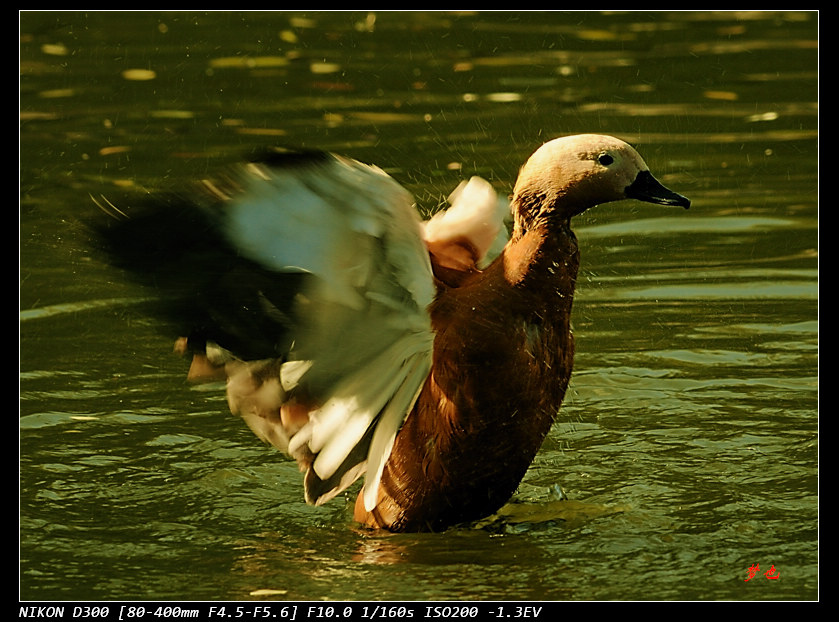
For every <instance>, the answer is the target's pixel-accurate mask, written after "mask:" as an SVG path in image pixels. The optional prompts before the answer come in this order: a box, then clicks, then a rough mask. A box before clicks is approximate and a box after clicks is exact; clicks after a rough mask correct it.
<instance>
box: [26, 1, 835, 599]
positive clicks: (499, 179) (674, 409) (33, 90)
mask: <svg viewBox="0 0 839 622" xmlns="http://www.w3.org/2000/svg"><path fill="white" fill-rule="evenodd" d="M20 31H21V79H20V87H21V93H20V107H21V125H20V186H21V203H20V279H21V281H20V309H21V321H20V433H19V436H20V438H19V440H20V443H19V446H20V557H21V561H20V597H21V598H22V599H24V600H33V599H46V600H78V599H91V600H110V599H141V600H160V599H162V600H216V599H218V600H248V599H266V598H267V599H273V600H321V599H336V600H356V599H377V600H378V599H390V600H429V599H435V600H519V599H523V600H524V599H526V600H566V599H568V600H648V599H649V600H671V599H672V600H683V599H697V600H750V601H751V600H802V599H804V600H809V599H815V598H818V565H817V562H818V553H819V550H818V194H817V183H818V160H817V157H818V146H817V139H818V106H817V97H818V65H817V62H818V39H817V35H818V15H817V14H816V13H812V12H793V13H734V12H722V13H701V12H700V13H696V12H657V13H639V12H627V13H584V12H572V13H558V12H547V13H528V12H514V13H499V12H493V13H486V14H481V13H436V12H429V13H403V12H396V13H378V14H368V13H350V12H347V13H305V14H304V13H293V14H292V13H282V12H276V13H223V12H210V13H184V12H171V13H156V12H148V13H122V12H112V13H79V12H59V13H48V12H25V13H22V14H21V23H20ZM581 132H597V133H610V134H614V135H617V136H619V137H621V138H624V139H625V140H628V141H629V142H631V143H633V144H635V145H636V146H637V147H638V149H639V151H640V152H641V153H642V155H643V156H644V158H645V159H646V161H647V163H648V164H649V165H650V168H651V169H652V171H653V172H654V174H655V175H656V176H657V177H658V178H659V179H660V180H661V181H662V182H663V183H664V184H665V185H667V186H668V187H670V188H672V189H674V190H676V191H677V192H680V193H682V194H685V195H687V196H689V197H690V198H691V199H692V201H693V205H692V207H691V210H690V211H688V212H684V211H683V210H672V208H671V209H670V210H668V209H667V208H662V207H659V206H650V205H642V204H638V203H633V202H622V203H618V204H610V205H607V206H602V207H599V208H597V209H595V210H591V211H590V212H589V213H587V214H585V215H583V216H582V217H580V218H578V219H577V222H576V230H577V234H578V238H579V240H580V245H581V249H582V268H581V275H580V279H579V283H578V294H577V298H576V302H575V316H574V328H575V334H576V336H577V344H578V347H577V350H578V354H577V359H576V370H575V376H574V378H573V379H572V384H571V388H570V390H569V395H568V397H567V399H566V404H565V405H564V407H563V409H562V411H561V413H560V415H559V417H558V419H557V423H556V425H555V426H554V428H553V430H552V432H551V434H550V436H549V438H548V439H547V441H546V442H545V445H544V447H543V449H542V451H541V452H540V454H539V455H538V457H537V458H536V461H535V462H534V464H533V466H532V468H531V470H530V471H529V473H528V475H527V477H526V479H525V481H524V483H523V484H522V487H521V489H520V491H519V493H518V495H517V500H518V501H522V502H527V504H524V503H520V504H517V505H516V506H514V507H515V508H517V509H522V511H521V512H519V514H518V518H516V519H515V520H507V521H500V522H497V523H493V524H492V525H490V526H482V527H471V528H470V527H463V528H457V529H452V530H449V531H447V532H445V533H442V534H424V535H382V534H371V533H368V532H364V531H361V530H358V529H356V528H354V527H353V526H352V524H351V521H350V515H351V510H350V508H351V503H352V501H351V500H352V496H351V495H348V496H347V497H346V498H339V499H336V500H334V501H333V502H332V503H330V504H329V505H327V506H325V507H322V508H313V507H309V506H306V505H305V504H304V503H303V500H302V486H301V481H300V475H299V473H298V472H297V468H296V465H295V464H293V463H292V462H289V461H287V460H285V459H284V458H283V457H282V456H281V455H279V454H278V453H277V452H275V451H273V450H271V449H269V448H266V447H263V446H262V445H261V444H260V443H259V442H258V441H257V440H256V438H255V437H253V435H252V434H251V433H250V432H249V431H248V430H247V429H245V427H244V425H243V424H242V423H241V421H239V420H237V419H236V418H234V417H232V416H230V415H229V413H228V412H227V408H226V404H225V400H224V395H223V391H219V390H217V389H215V388H209V389H208V388H206V387H205V388H203V389H201V388H196V387H190V386H189V385H187V383H186V381H185V372H186V369H185V366H184V363H183V361H181V360H180V359H178V358H177V357H175V356H172V355H171V343H170V341H168V340H167V339H166V338H165V337H163V336H161V335H160V334H159V332H158V331H157V330H156V328H157V327H156V326H155V324H154V321H153V320H150V319H148V318H145V317H144V316H143V315H142V314H140V313H138V309H139V305H138V302H137V301H138V299H139V298H140V297H141V296H142V295H143V292H141V291H139V290H137V289H135V288H134V287H133V286H132V285H130V284H128V283H126V282H124V281H122V280H121V279H120V277H119V275H118V274H116V273H114V272H112V271H110V270H109V269H108V268H106V267H105V266H102V265H100V264H99V263H98V262H96V261H95V260H93V259H92V258H91V257H90V256H89V253H88V252H87V251H86V250H85V244H84V242H85V240H84V235H83V234H82V233H81V230H80V229H79V228H78V226H77V225H76V224H75V223H76V220H77V219H78V218H79V217H80V216H83V215H84V214H85V213H86V212H87V211H88V210H91V209H95V208H93V207H92V203H91V200H90V195H94V196H98V195H100V194H109V193H111V192H115V191H118V190H119V189H125V188H133V189H144V188H148V189H155V188H171V187H177V186H178V185H179V184H182V183H184V182H185V181H186V180H188V179H191V178H195V177H200V176H201V175H204V174H205V173H207V172H210V171H212V170H214V169H215V168H216V167H217V166H221V165H223V164H225V163H227V162H230V161H232V160H234V159H236V158H237V157H239V155H240V154H241V153H243V152H245V151H247V150H248V149H250V148H252V147H254V146H259V145H267V144H277V143H281V144H289V145H297V146H305V147H316V148H324V149H330V150H334V151H339V152H342V153H345V154H347V155H350V156H353V157H356V158H358V159H361V160H364V161H368V162H373V163H376V164H378V165H380V166H382V167H383V168H385V169H386V170H387V171H388V172H389V173H391V174H392V175H393V176H394V177H396V178H397V179H398V180H399V181H400V182H402V183H403V184H404V185H405V186H406V187H408V188H409V189H410V190H411V191H412V192H414V194H415V195H416V197H417V199H418V201H419V202H420V206H421V209H423V211H426V212H427V211H431V210H433V209H435V208H436V207H437V206H438V204H439V203H440V202H441V201H442V200H443V198H444V197H445V196H446V195H447V194H448V193H449V192H450V191H451V190H452V189H453V188H454V186H455V185H456V184H457V182H458V181H460V180H461V179H463V178H466V177H468V176H470V175H473V174H478V175H481V176H484V177H486V178H487V179H490V180H491V181H492V182H493V183H494V184H495V186H496V188H498V189H499V191H501V192H505V193H506V192H509V190H510V189H511V187H512V183H513V181H514V179H515V176H516V173H517V170H518V167H519V166H520V165H521V164H522V163H523V161H524V159H525V158H526V157H527V156H528V155H529V154H530V153H531V152H532V151H533V150H534V149H535V148H536V147H538V146H539V144H541V143H542V142H544V141H546V140H548V139H550V138H553V137H555V136H559V135H563V134H572V133H581ZM556 486H561V487H562V488H563V489H564V490H565V491H566V493H567V495H568V497H569V498H570V499H571V500H572V501H574V502H579V503H581V504H584V505H583V506H582V507H584V508H588V509H590V510H591V509H597V510H598V511H591V512H586V511H580V512H570V513H568V512H566V513H558V512H556V511H555V509H556V502H555V500H554V498H553V496H552V492H551V491H552V490H553V489H554V488H555V487H556ZM566 507H568V506H566ZM754 564H759V566H760V573H758V574H757V575H756V577H755V578H754V579H752V580H750V581H748V582H747V581H745V579H746V578H747V577H748V569H749V568H750V567H751V566H753V565H754ZM771 566H774V568H775V569H776V571H777V572H778V574H779V578H778V579H777V580H770V579H767V578H766V577H765V576H764V574H763V573H764V572H765V571H768V570H769V569H770V567H771ZM260 590H267V592H266V591H260Z"/></svg>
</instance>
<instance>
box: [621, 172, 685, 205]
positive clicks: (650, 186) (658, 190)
mask: <svg viewBox="0 0 839 622" xmlns="http://www.w3.org/2000/svg"><path fill="white" fill-rule="evenodd" d="M624 192H625V194H626V196H627V197H628V198H630V199H638V200H639V201H646V202H647V203H657V204H659V205H681V206H682V207H684V208H685V209H687V208H689V207H690V199H688V198H687V197H683V196H682V195H681V194H676V193H675V192H673V191H672V190H668V189H667V188H665V187H664V186H662V185H661V184H660V183H659V181H658V180H657V179H656V178H655V177H653V176H652V173H650V172H649V171H641V172H640V173H638V176H637V177H636V178H635V181H633V182H632V183H631V184H629V185H628V186H627V187H626V190H625V191H624Z"/></svg>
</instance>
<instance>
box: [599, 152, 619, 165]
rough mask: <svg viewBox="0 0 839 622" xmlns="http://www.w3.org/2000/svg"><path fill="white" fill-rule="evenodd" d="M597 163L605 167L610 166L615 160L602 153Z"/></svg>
mask: <svg viewBox="0 0 839 622" xmlns="http://www.w3.org/2000/svg"><path fill="white" fill-rule="evenodd" d="M597 161H598V162H599V163H600V164H602V165H603V166H609V165H610V164H611V163H612V162H614V161H615V158H613V157H612V156H610V155H609V154H608V153H601V154H600V155H599V156H597Z"/></svg>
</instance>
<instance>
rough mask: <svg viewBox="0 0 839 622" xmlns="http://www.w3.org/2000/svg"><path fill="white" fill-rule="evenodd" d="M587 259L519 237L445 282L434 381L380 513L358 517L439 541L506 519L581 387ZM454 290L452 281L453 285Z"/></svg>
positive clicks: (399, 445)
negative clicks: (462, 526)
mask: <svg viewBox="0 0 839 622" xmlns="http://www.w3.org/2000/svg"><path fill="white" fill-rule="evenodd" d="M578 265H579V253H578V250H577V242H576V239H575V237H574V234H573V233H572V232H571V230H570V228H569V227H568V223H567V221H566V222H565V223H564V226H558V227H551V228H550V229H549V228H548V227H547V226H545V227H540V228H535V229H533V230H531V231H529V232H527V233H524V234H522V235H519V236H518V237H516V238H514V239H513V240H512V241H511V242H510V243H509V244H508V245H507V247H506V248H505V249H504V251H503V253H502V255H501V256H500V257H499V258H498V259H497V260H496V261H495V262H493V263H492V264H491V265H490V266H489V267H487V268H486V270H484V271H473V272H471V273H469V274H467V275H465V276H464V277H463V278H462V279H459V281H460V282H459V283H458V284H457V285H458V286H457V287H450V286H448V285H446V284H445V283H443V282H442V281H441V282H440V289H439V293H438V296H437V298H436V300H435V302H434V304H433V305H432V308H431V317H432V323H433V326H434V329H435V332H436V337H435V342H434V362H433V366H432V372H431V374H430V375H429V377H428V379H427V380H426V382H425V385H424V387H423V389H422V392H421V394H420V396H419V399H418V400H417V403H416V405H415V407H414V409H413V411H412V412H411V414H410V416H409V417H408V418H407V420H406V421H405V424H404V425H403V427H402V429H401V430H400V432H399V435H398V436H397V439H396V443H395V445H394V448H393V452H392V454H391V456H390V459H389V460H388V462H387V464H386V466H385V469H384V473H383V475H382V480H381V485H380V486H379V502H378V505H377V507H376V508H375V509H374V510H373V511H372V512H367V511H366V510H365V509H364V507H363V504H362V502H361V498H360V497H359V501H358V502H357V503H356V513H355V518H356V520H357V521H359V522H361V523H363V524H365V525H368V526H371V527H381V528H387V529H391V530H394V531H417V530H435V529H441V528H445V527H447V526H449V525H452V524H455V523H459V522H465V521H470V520H476V519H478V518H481V517H484V516H487V515H488V514H491V513H493V512H495V511H496V510H498V509H499V508H500V507H501V506H502V505H503V504H504V503H505V502H506V501H508V500H509V498H510V496H511V495H512V494H513V492H515V490H516V487H517V486H518V484H519V482H520V481H521V479H522V477H524V474H525V472H526V471H527V468H528V467H529V466H530V463H531V462H532V461H533V457H534V456H535V455H536V452H537V451H538V450H539V447H540V446H541V444H542V441H543V439H544V437H545V435H546V434H547V433H548V430H549V429H550V427H551V424H552V423H553V420H554V417H555V416H556V414H557V411H558V410H559V407H560V404H561V403H562V398H563V396H564V395H565V390H566V387H567V385H568V380H569V378H570V376H571V368H572V364H573V358H574V342H573V337H572V335H571V327H570V317H571V305H572V300H573V293H574V284H575V280H576V276H577V268H578ZM446 281H447V282H449V283H451V281H452V279H450V278H448V279H446Z"/></svg>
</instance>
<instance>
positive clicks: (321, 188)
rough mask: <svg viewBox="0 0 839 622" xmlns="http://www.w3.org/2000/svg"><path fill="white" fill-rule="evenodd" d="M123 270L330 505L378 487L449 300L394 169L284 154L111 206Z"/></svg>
mask: <svg viewBox="0 0 839 622" xmlns="http://www.w3.org/2000/svg"><path fill="white" fill-rule="evenodd" d="M107 208H108V211H109V212H111V213H112V215H114V216H115V218H114V219H112V220H111V221H110V222H109V224H108V226H106V227H103V228H101V229H100V231H99V236H100V239H101V241H102V244H103V245H104V246H105V247H106V250H107V251H108V253H109V255H110V257H111V261H112V263H114V264H116V265H117V266H120V267H122V268H125V269H127V270H129V271H130V272H131V273H133V274H134V275H136V276H137V278H139V279H140V280H141V281H143V282H144V283H146V284H147V285H150V286H153V287H155V288H156V289H157V290H158V293H159V300H160V306H159V308H158V311H159V312H160V313H161V315H162V316H164V317H165V318H167V319H168V320H169V321H171V322H174V323H175V326H176V327H177V330H178V334H180V335H183V336H185V338H184V339H182V340H181V344H182V347H183V348H184V349H188V350H190V351H192V352H193V353H195V354H196V356H197V357H200V358H202V359H204V360H206V361H207V362H208V363H209V364H210V365H211V366H212V367H214V368H216V369H223V370H224V373H225V375H226V377H227V392H228V401H229V404H230V407H231V410H233V412H234V413H236V414H238V415H240V416H242V417H243V418H244V419H245V421H246V422H247V423H248V425H249V426H250V427H251V428H252V429H253V430H254V432H256V434H257V435H258V436H260V437H261V438H263V439H265V440H266V441H268V442H270V443H271V444H273V445H274V446H276V447H277V448H279V449H281V450H283V451H285V452H287V453H290V454H291V455H293V456H294V457H295V458H297V460H298V461H299V462H300V464H301V468H303V469H304V470H305V471H306V477H305V488H306V498H307V500H308V501H310V502H312V503H317V504H320V503H324V502H325V501H327V500H328V499H330V498H331V497H333V496H334V495H336V494H338V493H339V492H340V491H341V490H343V489H344V488H346V487H347V486H348V485H350V484H351V483H352V482H353V481H354V480H355V479H357V478H358V477H359V476H360V475H361V474H362V473H365V472H366V480H365V490H366V491H367V492H368V494H367V495H366V496H367V497H368V498H369V500H370V507H371V508H372V505H373V504H374V501H373V499H374V497H375V490H376V488H377V487H378V479H379V476H380V475H381V471H382V468H383V466H384V462H385V461H386V459H387V457H388V455H389V453H390V449H391V447H392V445H393V440H394V438H395V435H396V433H397V432H398V430H399V427H400V426H401V423H402V421H403V420H404V418H405V417H406V416H407V414H408V413H409V412H410V410H411V408H412V406H413V403H414V401H415V400H416V397H417V395H418V393H419V390H420V389H421V387H422V384H423V382H424V381H425V379H426V377H427V375H428V372H429V369H430V365H431V350H432V344H433V335H432V331H431V321H430V318H429V315H428V305H429V303H430V302H431V301H432V298H433V296H434V294H435V285H434V279H433V277H432V272H431V266H430V261H429V255H428V250H427V248H426V246H425V243H424V240H423V233H422V227H421V223H420V221H419V217H418V215H417V212H416V209H415V207H414V205H413V200H412V197H411V196H410V195H409V194H408V192H407V191H406V190H404V189H403V188H402V187H401V186H400V185H399V184H397V183H396V182H395V181H394V180H393V179H392V178H390V177H389V176H387V175H386V174H385V173H383V172H382V171H380V170H379V169H376V168H373V167H370V166H366V165H364V164H361V163H359V162H356V161H353V160H349V159H345V158H342V157H339V156H335V155H332V154H326V153H320V152H317V153H308V154H299V153H285V152H272V153H270V154H268V155H267V156H266V157H263V158H260V159H259V160H258V161H253V162H250V163H248V164H245V165H242V166H241V167H239V168H238V169H236V170H235V171H234V172H233V173H231V174H230V175H229V176H227V177H226V178H222V179H217V180H214V181H212V182H210V181H207V182H204V183H202V184H201V191H200V192H198V193H190V194H189V196H187V197H184V196H177V195H170V196H167V197H154V198H152V199H150V200H148V201H144V202H143V204H142V205H139V204H138V205H133V206H131V205H129V206H122V205H120V206H118V208H116V207H113V206H108V207H107Z"/></svg>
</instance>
